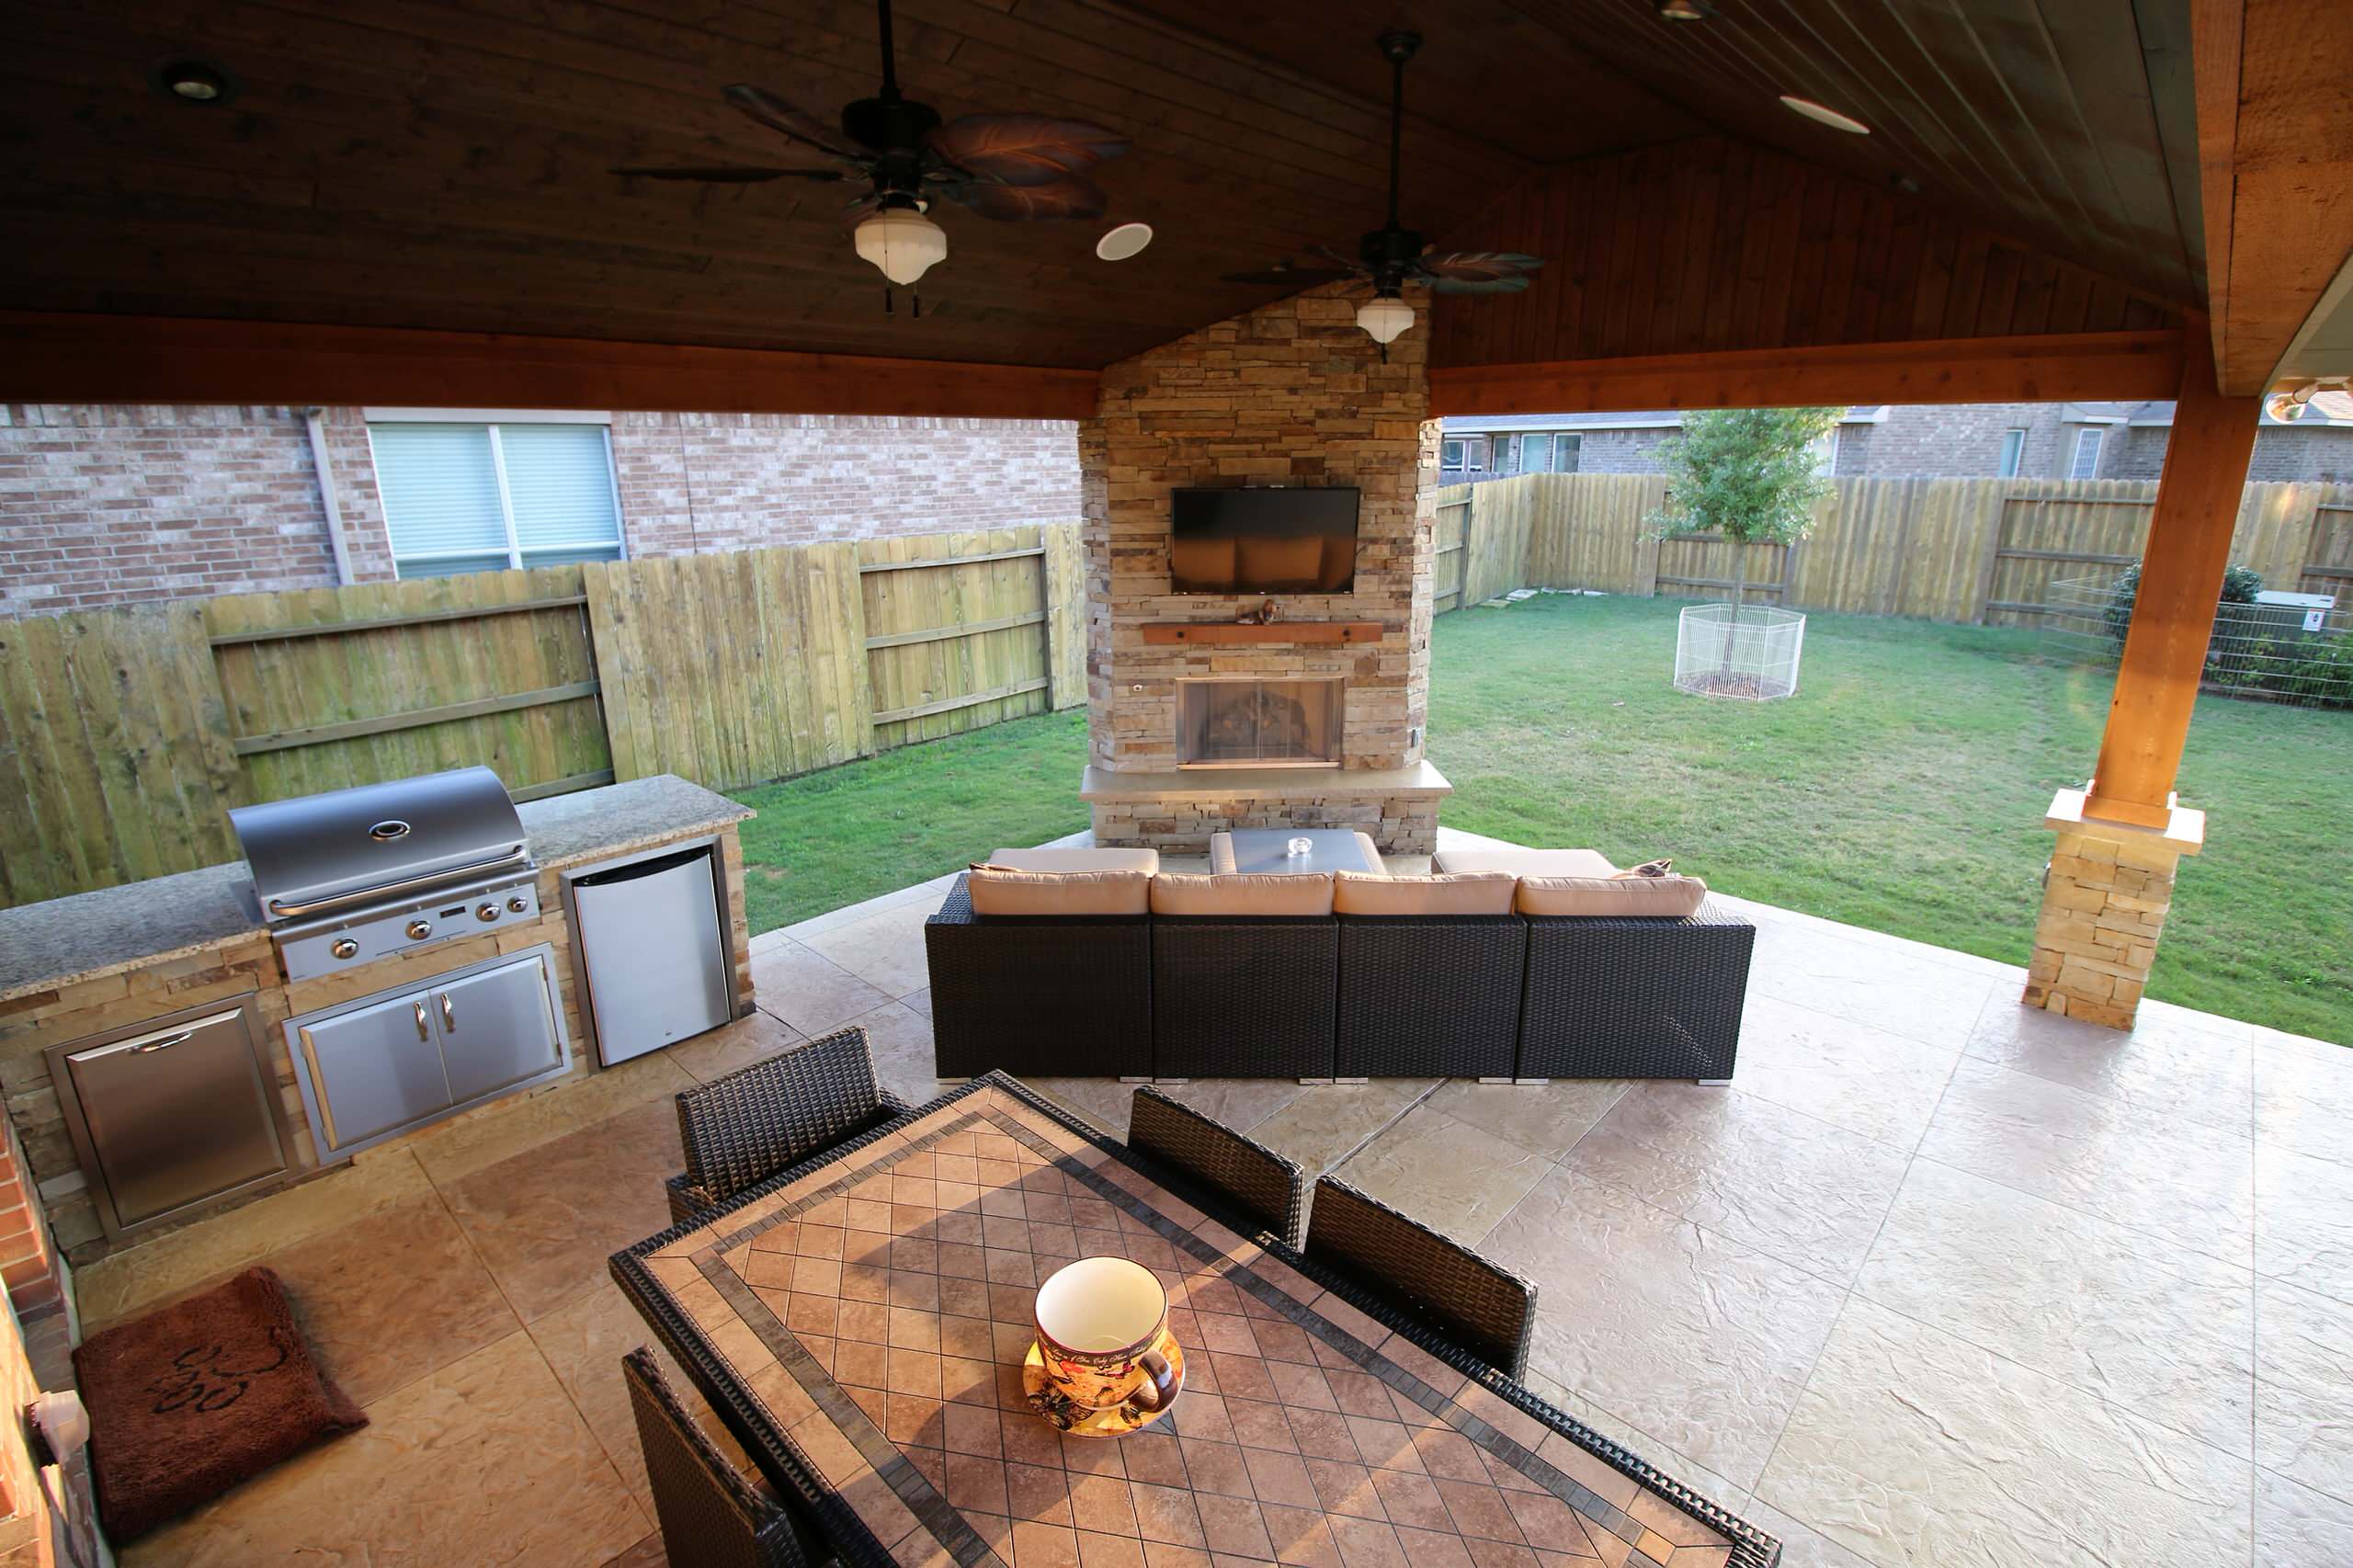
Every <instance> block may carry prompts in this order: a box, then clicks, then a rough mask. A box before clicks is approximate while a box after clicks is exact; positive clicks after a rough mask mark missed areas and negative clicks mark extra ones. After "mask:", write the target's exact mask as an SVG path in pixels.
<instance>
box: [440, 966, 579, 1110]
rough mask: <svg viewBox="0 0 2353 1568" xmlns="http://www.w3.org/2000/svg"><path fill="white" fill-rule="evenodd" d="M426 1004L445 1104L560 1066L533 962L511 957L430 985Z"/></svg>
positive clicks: (544, 977)
mask: <svg viewBox="0 0 2353 1568" xmlns="http://www.w3.org/2000/svg"><path fill="white" fill-rule="evenodd" d="M428 999H429V1000H430V1002H431V1005H432V1008H431V1010H432V1014H433V1022H434V1024H435V1026H436V1027H437V1028H438V1029H439V1030H440V1034H441V1061H442V1063H443V1065H444V1067H445V1068H446V1069H447V1071H448V1074H449V1098H450V1101H451V1103H452V1104H456V1105H463V1104H465V1103H466V1102H467V1101H468V1100H472V1099H478V1098H480V1097H481V1096H483V1095H487V1094H491V1093H494V1091H496V1090H499V1089H503V1088H505V1087H506V1085H509V1084H517V1083H520V1082H522V1081H523V1080H524V1079H526V1078H529V1077H534V1076H536V1075H538V1074H541V1073H544V1072H546V1071H548V1070H549V1069H550V1068H551V1067H554V1066H555V1065H557V1063H558V1062H561V1061H562V1060H563V1057H562V1052H561V1049H560V1048H559V1046H558V1045H557V1040H556V1027H555V1016H554V1012H553V1009H552V1007H551V1004H550V1001H549V987H548V972H547V965H546V962H545V961H544V960H541V959H539V958H537V957H533V958H528V959H519V960H516V961H515V962H514V963H511V964H506V965H502V966H501V967H499V968H497V969H492V970H484V971H483V972H482V973H480V974H470V975H468V976H467V977H466V978H465V979H463V980H456V981H451V982H450V983H448V984H446V985H437V986H435V987H434V988H433V990H432V991H431V992H430V993H429V994H428Z"/></svg>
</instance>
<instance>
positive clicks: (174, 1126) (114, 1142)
mask: <svg viewBox="0 0 2353 1568" xmlns="http://www.w3.org/2000/svg"><path fill="white" fill-rule="evenodd" d="M49 1057H50V1074H51V1080H52V1082H53V1083H54V1084H55V1085H56V1086H57V1091H58V1098H59V1100H60V1102H61V1105H62V1106H63V1109H64V1111H65V1119H66V1126H67V1129H68V1131H70V1132H71V1133H72V1135H73V1138H74V1150H75V1153H78V1154H79V1155H80V1156H81V1161H82V1168H83V1173H84V1174H85V1176H87V1177H88V1178H89V1182H90V1188H91V1193H92V1196H93V1198H94V1199H96V1200H97V1208H98V1218H99V1222H100V1223H101V1224H102V1225H103V1226H104V1227H105V1229H106V1231H107V1232H108V1234H110V1235H111V1234H119V1233H122V1232H126V1231H134V1230H137V1229H138V1228H140V1227H141V1226H142V1225H150V1224H153V1223H154V1222H155V1221H159V1220H163V1219H166V1218H169V1217H170V1216H172V1215H175V1214H177V1213H179V1212H181V1211H182V1210H188V1209H193V1208H195V1207H196V1206H198V1205H199V1204H202V1203H206V1202H209V1201H210V1200H211V1199H217V1198H223V1197H226V1196H228V1195H229V1194H231V1193H233V1192H238V1191H241V1190H243V1189H244V1188H246V1187H256V1186H258V1185H260V1184H262V1183H265V1182H268V1181H271V1180H273V1179H275V1178H276V1177H278V1176H282V1175H283V1174H285V1171H286V1168H287V1153H286V1141H285V1138H284V1136H283V1132H282V1129H281V1126H280V1118H279V1114H278V1101H277V1095H276V1085H274V1084H273V1083H272V1082H271V1081H270V1074H269V1072H268V1070H267V1064H266V1062H265V1061H264V1059H263V1057H262V1054H261V1041H260V1035H259V1033H258V1031H257V1030H256V1028H255V1025H254V1018H253V1013H252V1009H251V1006H250V1005H249V1004H242V1003H241V1004H237V1005H233V1006H227V1007H222V1006H217V1005H216V1006H212V1007H210V1008H199V1009H195V1010H192V1011H190V1012H186V1013H179V1014H176V1015H174V1016H172V1017H168V1018H163V1019H157V1020H154V1021H153V1022H152V1023H150V1024H147V1025H143V1026H141V1027H140V1028H138V1029H137V1030H136V1031H123V1030H119V1031H116V1038H114V1039H111V1040H106V1039H101V1040H97V1041H96V1042H93V1041H86V1040H76V1041H72V1042H69V1043H67V1044H65V1045H62V1046H53V1047H51V1050H50V1052H49Z"/></svg>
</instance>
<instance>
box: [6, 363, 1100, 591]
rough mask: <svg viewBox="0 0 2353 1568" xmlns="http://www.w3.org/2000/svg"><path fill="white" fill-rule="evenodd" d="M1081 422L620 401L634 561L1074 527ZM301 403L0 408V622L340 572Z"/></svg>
mask: <svg viewBox="0 0 2353 1568" xmlns="http://www.w3.org/2000/svg"><path fill="white" fill-rule="evenodd" d="M1076 428H1077V427H1076V426H1075V425H1074V423H1072V422H1070V421H1067V420H989V419H913V418H905V419H889V418H852V417H831V416H821V415H695V414H687V415H679V414H617V415H615V416H614V424H613V462H614V472H615V479H616V481H617V483H618V485H619V488H620V496H621V528H622V537H623V540H625V543H626V546H627V548H628V550H629V552H630V553H631V554H632V555H676V554H686V553H693V552H699V551H725V550H742V549H747V548H750V547H752V546H755V545H765V544H800V543H806V542H808V541H810V540H835V539H865V538H872V537H875V536H878V535H886V534H911V533H934V532H938V531H941V530H943V529H949V528H997V527H1003V526H1006V525H1008V524H1015V523H1036V522H1065V521H1068V520H1069V519H1071V518H1072V517H1075V516H1077V513H1078V449H1077V438H1076ZM325 437H326V444H327V460H328V462H329V464H330V465H331V466H332V468H333V470H334V477H335V498H336V502H337V505H338V507H339V509H340V511H341V514H342V517H343V526H344V538H345V543H346V548H347V551H348V552H349V554H350V557H351V564H352V572H353V575H354V577H355V578H356V579H357V580H358V581H361V582H370V581H381V580H384V579H387V578H390V577H391V576H392V552H391V548H390V545H389V542H388V540H387V539H386V536H385V531H384V510H383V502H382V498H381V495H380V494H379V493H378V490H377V485H376V472H375V464H374V461H373V459H372V455H371V453H370V450H369V442H368V428H367V425H366V422H365V420H364V417H363V415H362V413H361V411H360V410H359V409H357V408H335V409H330V410H328V411H326V417H325ZM334 582H335V558H334V554H333V551H332V550H331V548H330V546H329V544H328V541H327V532H326V513H325V509H324V505H323V504H322V502H321V499H320V490H319V482H318V474H317V472H316V470H315V469H314V467H313V463H312V460H311V448H310V437H309V434H308V432H307V430H306V429H305V427H304V424H303V419H302V416H301V413H300V412H299V411H297V410H295V409H291V408H230V407H176V408H175V407H131V406H119V407H111V406H110V407H72V408H64V407H51V406H46V405H40V404H5V405H0V617H8V616H21V615H44V614H55V613H59V612H63V611H67V610H75V609H88V608H97V607H100V606H105V605H119V604H129V603H135V602H139V601H143V600H163V599H181V598H198V597H210V596H212V595H216V594H233V593H258V592H268V591H275V590H281V589H290V588H314V587H326V586H331V585H333V584H334Z"/></svg>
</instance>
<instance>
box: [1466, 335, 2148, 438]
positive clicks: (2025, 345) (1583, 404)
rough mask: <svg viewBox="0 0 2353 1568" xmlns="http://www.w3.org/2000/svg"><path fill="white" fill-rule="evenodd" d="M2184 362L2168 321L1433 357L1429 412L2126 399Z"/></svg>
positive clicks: (2138, 395) (1576, 411)
mask: <svg viewBox="0 0 2353 1568" xmlns="http://www.w3.org/2000/svg"><path fill="white" fill-rule="evenodd" d="M2181 367H2182V336H2181V333H2180V332H2179V331H2176V330H2171V329H2160V330H2157V331H2153V332H2071V333H2053V334H2048V335H2035V336H2014V337H1961V338H1939V339H1926V340H1921V341H1916V342H1910V343H1854V344H1839V345H1834V346H1831V347H1808V348H1766V349H1746V350H1735V351H1730V352H1725V351H1710V352H1702V353H1693V354H1656V355H1646V356H1643V357H1640V358H1623V359H1570V360H1552V361H1549V362H1539V363H1531V364H1517V365H1509V364H1507V365H1453V366H1438V367H1434V368H1433V369H1431V370H1430V414H1431V415H1432V416H1433V417H1436V416H1439V415H1472V414H1591V413H1606V412H1610V411H1613V410H1622V409H1633V408H1776V407H1779V408H1800V407H1826V406H1835V405H1843V404H1847V403H2049V402H2058V401H2063V400H2067V399H2078V398H2096V399H2115V400H2119V401H2124V400H2131V399H2139V398H2167V397H2171V396H2173V395H2174V393H2175V392H2176V391H2177V389H2178V388H2179V387H2180V385H2181Z"/></svg>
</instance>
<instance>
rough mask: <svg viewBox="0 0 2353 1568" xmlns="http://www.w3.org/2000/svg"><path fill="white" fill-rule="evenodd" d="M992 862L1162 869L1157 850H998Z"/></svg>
mask: <svg viewBox="0 0 2353 1568" xmlns="http://www.w3.org/2000/svg"><path fill="white" fill-rule="evenodd" d="M989 864H990V865H992V866H1003V867H1005V868H1006V869H1008V870H1014V871H1142V873H1143V874H1144V875H1145V876H1147V877H1148V876H1150V875H1152V873H1153V872H1154V871H1157V870H1158V869H1160V851H1159V850H1157V849H998V850H995V851H992V852H991V853H990V855H989Z"/></svg>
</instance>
